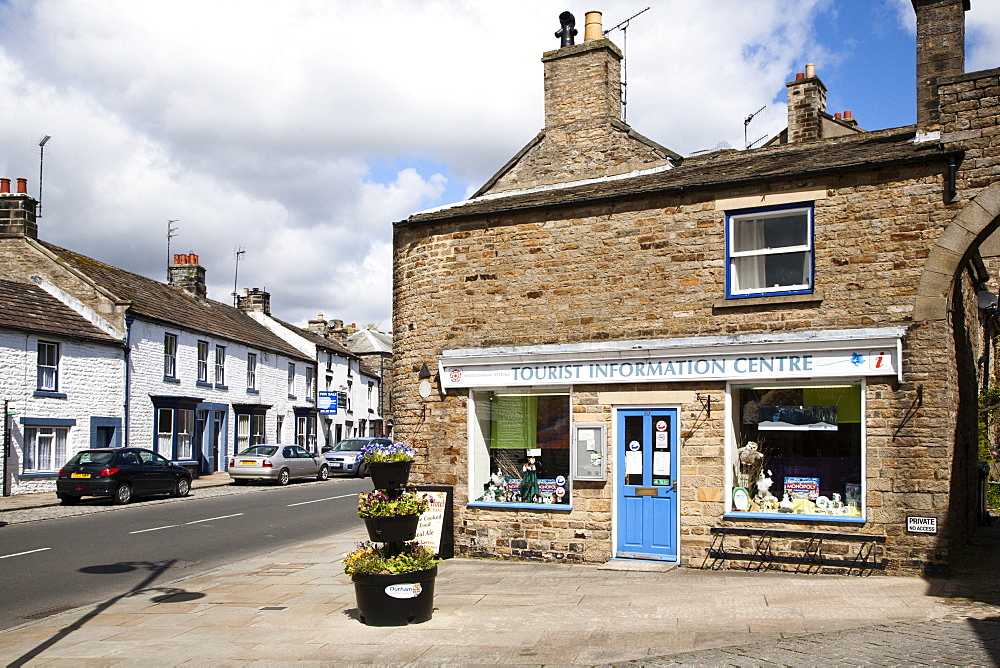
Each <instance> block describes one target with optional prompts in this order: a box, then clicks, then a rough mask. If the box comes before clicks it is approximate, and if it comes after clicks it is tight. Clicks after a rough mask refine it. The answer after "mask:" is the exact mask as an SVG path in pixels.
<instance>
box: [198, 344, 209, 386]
mask: <svg viewBox="0 0 1000 668" xmlns="http://www.w3.org/2000/svg"><path fill="white" fill-rule="evenodd" d="M198 380H199V381H201V382H203V383H207V382H208V341H199V342H198Z"/></svg>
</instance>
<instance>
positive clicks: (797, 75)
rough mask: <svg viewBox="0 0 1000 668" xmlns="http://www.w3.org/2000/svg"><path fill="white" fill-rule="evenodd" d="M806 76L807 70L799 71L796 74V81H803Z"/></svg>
mask: <svg viewBox="0 0 1000 668" xmlns="http://www.w3.org/2000/svg"><path fill="white" fill-rule="evenodd" d="M805 78H806V74H805V72H799V73H797V74H796V75H795V80H796V81H802V80H803V79H805Z"/></svg>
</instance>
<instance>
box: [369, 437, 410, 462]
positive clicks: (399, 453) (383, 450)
mask: <svg viewBox="0 0 1000 668" xmlns="http://www.w3.org/2000/svg"><path fill="white" fill-rule="evenodd" d="M416 454H417V451H416V450H414V449H413V447H412V446H409V445H407V444H406V443H403V442H401V441H397V442H395V443H393V444H392V445H384V444H382V443H376V442H374V441H369V442H368V443H367V444H366V445H365V446H364V447H363V448H361V459H362V460H364V461H365V462H366V463H371V462H412V461H413V457H414V456H415V455H416Z"/></svg>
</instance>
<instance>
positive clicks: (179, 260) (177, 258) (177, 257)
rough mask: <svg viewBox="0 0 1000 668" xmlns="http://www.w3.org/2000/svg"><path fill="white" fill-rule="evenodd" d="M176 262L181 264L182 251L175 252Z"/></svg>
mask: <svg viewBox="0 0 1000 668" xmlns="http://www.w3.org/2000/svg"><path fill="white" fill-rule="evenodd" d="M174 264H181V256H180V253H174Z"/></svg>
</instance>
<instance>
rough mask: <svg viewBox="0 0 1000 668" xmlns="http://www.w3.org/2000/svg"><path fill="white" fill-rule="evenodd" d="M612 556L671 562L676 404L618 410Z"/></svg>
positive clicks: (674, 519)
mask: <svg viewBox="0 0 1000 668" xmlns="http://www.w3.org/2000/svg"><path fill="white" fill-rule="evenodd" d="M617 426H618V440H617V444H616V450H617V456H616V458H615V459H616V461H617V466H616V470H617V475H618V485H617V488H618V511H617V515H618V516H617V518H616V519H617V525H618V534H617V545H616V556H618V557H624V558H631V559H657V560H662V561H677V543H678V504H677V455H678V453H677V409H676V408H650V409H627V410H619V411H618V425H617Z"/></svg>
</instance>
